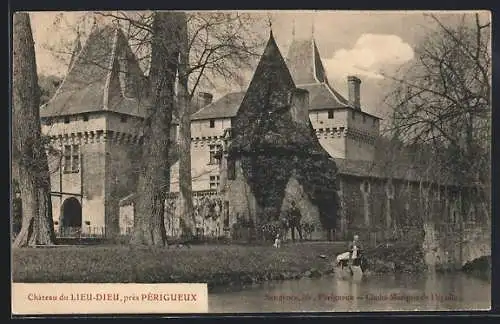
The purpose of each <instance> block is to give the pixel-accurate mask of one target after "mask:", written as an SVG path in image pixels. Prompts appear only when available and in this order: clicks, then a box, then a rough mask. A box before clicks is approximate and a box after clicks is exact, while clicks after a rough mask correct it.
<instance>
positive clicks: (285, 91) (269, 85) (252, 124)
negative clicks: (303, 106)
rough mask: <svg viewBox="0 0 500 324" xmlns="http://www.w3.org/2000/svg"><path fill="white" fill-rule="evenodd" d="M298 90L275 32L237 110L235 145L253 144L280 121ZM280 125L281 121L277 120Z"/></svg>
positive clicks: (234, 130) (234, 129) (233, 126)
mask: <svg viewBox="0 0 500 324" xmlns="http://www.w3.org/2000/svg"><path fill="white" fill-rule="evenodd" d="M293 89H295V84H294V82H293V79H292V76H291V75H290V72H289V70H288V68H287V66H286V63H285V60H284V58H283V56H282V55H281V53H280V50H279V48H278V45H277V44H276V41H275V40H274V36H273V34H272V32H271V34H270V36H269V40H268V42H267V45H266V48H265V49H264V53H263V54H262V56H261V58H260V61H259V64H258V65H257V68H256V69H255V72H254V75H253V77H252V80H251V81H250V85H249V86H248V89H247V91H246V93H245V96H244V97H243V100H242V102H241V105H240V107H239V109H238V110H237V114H236V116H235V119H234V125H232V129H233V133H232V135H233V136H234V140H233V142H241V143H240V145H242V146H246V145H250V143H252V142H253V141H255V140H257V139H258V137H259V136H258V135H257V134H260V131H262V130H263V129H264V128H265V126H264V125H265V124H266V123H267V122H271V119H272V117H271V116H274V117H275V118H276V120H280V119H281V117H282V114H283V113H284V112H283V111H284V110H288V109H289V93H290V91H291V90H293ZM274 122H277V121H274Z"/></svg>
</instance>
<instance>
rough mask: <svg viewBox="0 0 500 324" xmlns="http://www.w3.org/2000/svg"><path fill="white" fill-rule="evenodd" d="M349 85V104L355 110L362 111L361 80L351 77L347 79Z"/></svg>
mask: <svg viewBox="0 0 500 324" xmlns="http://www.w3.org/2000/svg"><path fill="white" fill-rule="evenodd" d="M347 85H348V88H349V104H350V105H352V106H353V107H354V108H356V109H360V110H361V100H360V94H359V89H360V85H361V80H360V79H359V78H358V77H355V76H353V75H350V76H348V77H347Z"/></svg>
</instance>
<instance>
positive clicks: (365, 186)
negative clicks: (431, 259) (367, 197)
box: [361, 180, 371, 193]
mask: <svg viewBox="0 0 500 324" xmlns="http://www.w3.org/2000/svg"><path fill="white" fill-rule="evenodd" d="M361 191H362V192H364V193H370V191H371V188H370V183H369V182H368V180H365V181H363V183H362V184H361Z"/></svg>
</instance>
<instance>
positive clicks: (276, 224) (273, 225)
mask: <svg viewBox="0 0 500 324" xmlns="http://www.w3.org/2000/svg"><path fill="white" fill-rule="evenodd" d="M260 230H261V233H262V236H263V238H264V240H265V241H272V240H274V238H276V235H278V234H280V233H281V232H282V230H283V223H282V222H281V221H279V220H277V221H271V222H268V223H265V224H263V225H261V228H260Z"/></svg>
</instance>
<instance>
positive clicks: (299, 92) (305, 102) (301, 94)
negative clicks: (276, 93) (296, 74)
mask: <svg viewBox="0 0 500 324" xmlns="http://www.w3.org/2000/svg"><path fill="white" fill-rule="evenodd" d="M290 96H291V98H290V113H291V114H292V119H293V121H295V122H297V123H301V124H304V125H308V124H309V91H307V90H304V89H299V88H295V89H293V90H292V91H291V94H290Z"/></svg>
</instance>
